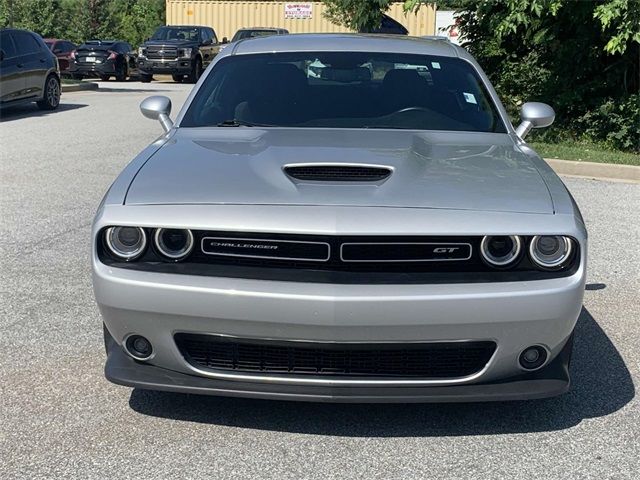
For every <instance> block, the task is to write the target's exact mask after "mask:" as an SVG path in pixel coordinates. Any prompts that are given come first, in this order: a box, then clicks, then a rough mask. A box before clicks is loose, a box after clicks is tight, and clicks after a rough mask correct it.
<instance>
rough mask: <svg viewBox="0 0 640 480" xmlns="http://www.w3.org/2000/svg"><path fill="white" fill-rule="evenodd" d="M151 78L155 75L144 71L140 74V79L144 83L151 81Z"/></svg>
mask: <svg viewBox="0 0 640 480" xmlns="http://www.w3.org/2000/svg"><path fill="white" fill-rule="evenodd" d="M151 80H153V75H147V74H144V73H141V74H140V81H141V82H142V83H149V82H150V81H151Z"/></svg>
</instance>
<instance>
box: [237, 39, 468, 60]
mask: <svg viewBox="0 0 640 480" xmlns="http://www.w3.org/2000/svg"><path fill="white" fill-rule="evenodd" d="M278 51H282V52H300V51H302V52H304V51H328V52H382V53H385V52H388V53H414V54H420V55H437V56H442V57H470V55H468V54H467V53H466V51H465V50H464V49H463V48H461V47H457V46H456V45H454V44H452V43H451V42H448V41H446V40H439V39H425V38H420V37H408V36H405V35H380V34H359V33H316V34H308V33H305V34H295V33H294V34H290V35H273V36H270V37H256V38H251V39H246V40H240V41H239V42H237V43H236V46H235V48H234V50H233V54H240V55H241V54H247V53H268V52H278Z"/></svg>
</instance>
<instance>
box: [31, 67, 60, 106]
mask: <svg viewBox="0 0 640 480" xmlns="http://www.w3.org/2000/svg"><path fill="white" fill-rule="evenodd" d="M60 94H61V87H60V79H58V77H56V76H55V75H49V76H48V77H47V80H46V81H45V82H44V94H43V95H42V100H40V101H39V102H37V104H38V108H39V109H40V110H55V109H56V108H58V105H60Z"/></svg>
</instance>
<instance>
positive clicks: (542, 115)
mask: <svg viewBox="0 0 640 480" xmlns="http://www.w3.org/2000/svg"><path fill="white" fill-rule="evenodd" d="M555 118H556V112H554V111H553V108H551V107H550V106H549V105H547V104H546V103H540V102H527V103H525V104H524V105H522V108H521V109H520V120H521V123H520V125H518V128H516V134H517V135H518V136H519V137H520V138H524V137H526V136H527V134H528V133H529V132H530V131H531V129H532V128H544V127H548V126H549V125H551V124H552V123H553V121H554V120H555Z"/></svg>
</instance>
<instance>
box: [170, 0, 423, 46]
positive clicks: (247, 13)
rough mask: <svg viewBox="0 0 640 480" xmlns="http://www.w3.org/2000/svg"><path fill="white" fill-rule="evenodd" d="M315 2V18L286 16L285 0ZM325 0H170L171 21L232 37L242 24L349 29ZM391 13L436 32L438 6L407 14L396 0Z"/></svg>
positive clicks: (418, 30) (412, 31) (414, 29)
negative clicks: (329, 14) (333, 17)
mask: <svg viewBox="0 0 640 480" xmlns="http://www.w3.org/2000/svg"><path fill="white" fill-rule="evenodd" d="M294 3H299V4H309V3H310V4H312V15H311V18H305V19H291V18H285V4H294ZM323 11H324V5H323V4H322V2H266V1H253V2H246V1H245V2H243V1H236V0H227V1H183V0H167V25H206V26H210V27H213V28H214V29H215V31H216V34H217V35H218V38H220V39H222V37H227V38H229V39H231V37H232V36H233V34H234V33H235V32H236V31H237V30H238V29H239V28H242V27H280V28H286V29H287V30H289V31H290V32H291V33H312V32H323V33H326V32H347V31H348V29H346V28H344V27H340V26H338V25H335V24H333V23H331V22H329V21H328V20H327V19H326V18H325V17H324V15H323ZM387 14H388V15H389V16H391V17H393V18H394V19H396V20H397V21H399V22H400V23H401V24H402V25H404V26H405V27H406V28H407V29H408V30H409V35H416V36H418V35H434V34H435V26H436V16H435V7H434V5H433V4H429V5H423V6H422V7H421V8H420V10H419V12H418V13H417V14H414V13H409V14H408V15H406V16H405V14H404V11H403V9H402V2H395V3H394V4H393V5H392V7H391V9H390V10H389V11H388V12H387Z"/></svg>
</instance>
